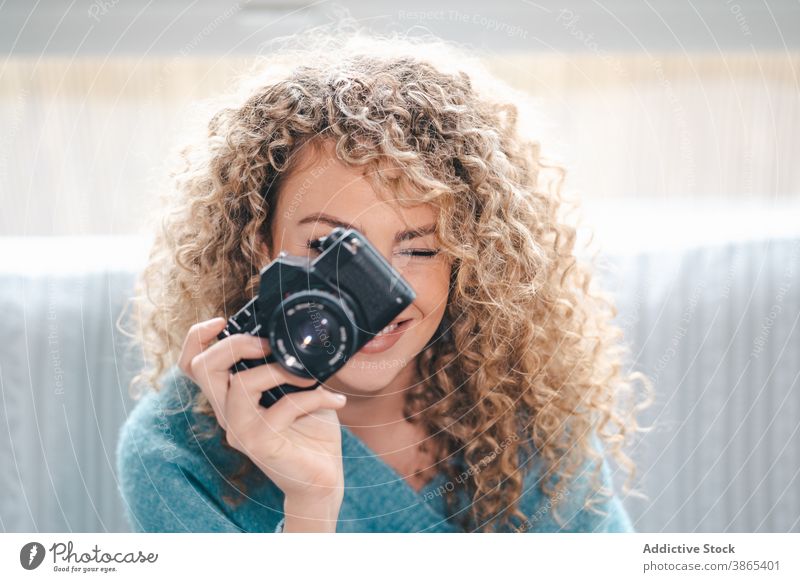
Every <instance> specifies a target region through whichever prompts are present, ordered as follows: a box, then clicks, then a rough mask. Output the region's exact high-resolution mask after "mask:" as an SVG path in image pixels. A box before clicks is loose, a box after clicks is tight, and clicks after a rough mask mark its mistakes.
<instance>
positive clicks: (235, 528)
mask: <svg viewBox="0 0 800 582" xmlns="http://www.w3.org/2000/svg"><path fill="white" fill-rule="evenodd" d="M198 390H199V387H197V386H196V385H195V384H194V383H193V382H191V380H189V379H188V378H187V377H186V376H185V375H183V374H182V373H181V372H180V370H179V369H178V368H177V367H173V368H172V369H171V370H169V372H168V373H167V374H166V375H165V376H164V382H163V388H162V389H161V390H160V391H159V392H154V391H151V392H148V393H147V394H145V395H144V396H143V397H142V398H141V400H140V401H139V402H138V403H137V404H136V406H135V407H134V410H133V411H132V412H131V414H130V416H129V417H128V419H127V421H126V422H125V424H124V426H123V427H122V430H121V432H120V439H119V442H118V445H117V470H118V473H119V488H120V493H121V495H122V498H123V500H124V501H125V506H126V514H127V518H128V521H129V522H130V524H131V527H132V529H133V530H134V531H147V532H241V531H245V532H273V531H276V530H279V529H280V526H281V524H282V519H283V492H282V491H281V490H280V489H279V488H278V487H277V486H276V485H275V484H274V483H272V481H270V480H269V479H268V478H267V477H266V476H265V475H264V474H263V473H261V472H260V471H257V470H256V471H252V472H251V474H250V475H247V476H246V477H245V483H246V485H247V487H246V491H245V493H246V497H245V499H244V501H242V502H241V503H239V504H238V505H230V504H228V503H227V502H226V501H225V499H226V498H228V497H237V495H238V489H237V488H236V487H235V486H234V485H233V484H232V483H230V482H229V480H228V476H229V475H230V474H231V472H232V471H233V470H234V469H235V468H236V466H237V463H238V459H237V458H236V456H235V454H234V452H233V451H231V450H230V449H226V448H223V446H222V441H221V439H222V435H221V431H220V430H217V431H216V434H215V436H214V437H213V438H211V439H208V440H205V439H203V438H201V437H200V436H199V435H198V429H199V430H204V429H205V428H210V427H213V426H215V424H214V423H213V420H211V419H207V417H205V416H204V415H194V414H192V411H191V404H192V401H193V398H194V395H195V394H196V393H197V391H198ZM341 430H342V463H343V467H344V484H345V492H344V499H343V501H342V506H341V509H340V512H339V520H338V523H337V527H336V531H337V532H457V531H463V530H461V529H459V528H458V527H457V526H456V525H455V524H454V523H452V522H451V521H449V520H448V519H446V516H447V512H446V511H445V501H444V495H445V492H446V491H449V490H451V489H452V483H449V482H448V481H447V479H446V478H445V476H444V474H443V473H439V475H438V476H437V477H436V478H434V479H433V480H432V481H431V482H430V483H428V484H427V485H426V486H425V487H424V488H423V489H422V490H420V491H415V490H414V489H413V488H412V487H411V486H410V485H409V484H408V483H407V482H406V481H405V480H404V479H403V478H402V477H401V476H400V475H399V474H398V473H397V471H395V470H394V469H393V468H392V467H390V466H389V465H388V464H387V463H386V462H385V461H383V460H382V459H381V458H380V457H379V456H378V455H376V454H375V453H374V452H373V451H372V450H371V449H369V448H368V446H367V445H366V444H365V443H364V442H363V441H362V440H361V439H360V438H358V437H357V436H356V435H355V434H354V433H353V432H351V431H350V430H349V429H348V428H347V427H345V426H342V429H341ZM588 469H591V467H588V466H587V471H584V472H582V475H583V476H584V477H579V478H577V479H576V480H575V481H573V487H571V488H570V489H568V492H567V494H565V495H563V500H562V502H561V504H560V506H559V509H558V513H559V515H560V516H561V517H562V519H563V520H564V521H565V522H566V523H564V525H563V526H559V524H558V522H556V521H555V519H554V517H553V515H552V513H553V512H552V511H551V508H550V504H549V502H548V498H547V497H546V496H545V495H544V494H542V492H541V490H540V483H539V479H537V474H538V473H539V471H538V470H537V463H536V462H535V460H534V462H531V463H526V464H525V465H524V466H523V467H522V468H521V470H523V471H525V477H524V486H523V493H522V497H521V501H520V509H521V510H522V511H523V513H525V515H527V516H529V517H528V520H527V522H524V523H520V522H517V523H516V524H515V525H516V527H521V528H522V529H523V530H524V531H531V532H554V531H571V532H632V531H634V530H633V526H632V525H631V521H630V519H629V517H628V514H627V513H626V511H625V509H624V508H623V506H622V504H621V502H620V500H619V498H618V497H617V496H616V495H613V496H612V497H611V498H610V499H607V501H605V502H604V503H602V504H600V505H599V506H596V507H599V509H600V511H601V512H602V513H603V514H604V515H600V514H598V513H596V512H595V511H592V510H587V509H584V508H583V499H584V496H585V494H586V492H587V491H588V487H587V484H588V476H589V475H590V471H589V470H588ZM602 474H603V477H604V479H605V485H606V486H607V487H609V488H610V487H611V484H610V483H611V481H610V475H609V469H608V465H607V463H606V462H604V463H603V473H602ZM505 531H508V530H505Z"/></svg>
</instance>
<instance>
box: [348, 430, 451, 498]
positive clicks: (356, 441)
mask: <svg viewBox="0 0 800 582" xmlns="http://www.w3.org/2000/svg"><path fill="white" fill-rule="evenodd" d="M340 426H341V427H342V444H343V445H344V439H348V440H350V441H352V443H353V445H354V447H355V448H357V449H358V450H360V451H361V453H363V455H364V457H365V458H367V459H370V460H372V461H373V462H374V464H375V465H376V466H377V468H379V469H380V472H381V473H384V474H385V475H387V476H388V477H390V478H391V481H390V482H391V483H395V482H396V483H397V486H398V487H403V488H404V489H406V490H407V491H408V493H410V494H411V495H412V496H414V497H419V498H421V499H427V498H428V497H430V495H431V493H432V492H433V491H434V490H435V489H436V487H437V486H438V485H439V481H441V480H442V478H443V476H444V475H443V473H442V472H441V471H439V472H438V473H437V474H436V475H435V476H434V477H433V478H432V479H430V480H429V481H428V482H427V483H425V485H423V486H422V488H421V489H420V490H419V491H417V490H416V489H414V488H413V487H412V486H411V484H410V483H409V482H408V481H406V480H405V478H404V477H403V476H402V475H401V474H400V473H399V472H398V471H397V470H396V469H395V468H394V467H392V466H391V465H390V464H389V463H387V462H386V461H384V460H383V459H382V458H381V456H380V455H379V454H378V453H376V452H375V451H374V450H372V448H371V447H370V446H369V445H368V444H367V443H365V442H364V440H363V439H361V437H359V436H357V435H356V434H355V433H354V432H353V431H352V430H350V429H349V428H348V427H347V426H345V425H343V424H342V425H340Z"/></svg>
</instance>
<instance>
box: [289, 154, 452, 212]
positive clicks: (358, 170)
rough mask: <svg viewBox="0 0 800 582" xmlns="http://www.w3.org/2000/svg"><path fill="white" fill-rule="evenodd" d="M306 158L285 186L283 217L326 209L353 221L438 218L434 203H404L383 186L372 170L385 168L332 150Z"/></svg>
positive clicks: (290, 175) (406, 197) (292, 173)
mask: <svg viewBox="0 0 800 582" xmlns="http://www.w3.org/2000/svg"><path fill="white" fill-rule="evenodd" d="M302 161H303V162H304V163H301V164H298V168H297V169H296V170H295V171H293V172H290V174H289V175H288V176H287V178H286V179H285V181H284V182H283V184H282V186H281V189H280V200H279V206H278V213H279V219H289V220H290V222H291V223H294V224H297V223H299V222H300V221H302V220H303V219H305V218H306V217H307V216H309V215H313V214H315V213H317V214H318V213H324V214H326V215H329V216H336V217H339V218H342V219H346V220H347V221H349V222H351V223H361V222H374V221H377V222H381V221H382V222H387V223H391V222H399V223H402V224H405V225H407V224H411V225H413V226H419V225H423V224H428V223H430V222H435V221H436V217H437V209H436V207H434V206H433V205H432V204H430V203H425V204H422V203H420V204H413V203H411V204H409V203H406V202H402V203H401V202H399V201H398V198H399V196H398V195H397V194H396V193H394V192H391V191H389V190H388V189H386V188H381V187H380V186H379V185H378V180H375V179H373V178H374V176H371V175H370V173H372V172H376V171H384V170H383V169H373V168H370V167H368V166H348V165H345V164H343V163H341V162H340V161H339V160H338V159H337V158H336V157H335V156H331V154H330V153H329V152H320V153H319V154H318V155H317V156H315V159H314V160H313V161H310V160H309V159H304V160H302ZM309 162H310V163H309ZM403 198H404V199H408V196H403ZM287 226H288V225H287ZM387 226H388V224H387Z"/></svg>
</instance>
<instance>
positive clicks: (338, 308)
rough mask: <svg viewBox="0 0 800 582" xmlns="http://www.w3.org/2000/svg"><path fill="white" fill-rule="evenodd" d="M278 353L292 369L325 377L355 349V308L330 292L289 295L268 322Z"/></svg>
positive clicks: (308, 375)
mask: <svg viewBox="0 0 800 582" xmlns="http://www.w3.org/2000/svg"><path fill="white" fill-rule="evenodd" d="M267 330H268V334H269V339H270V344H271V345H272V348H273V350H274V351H275V356H276V358H277V360H278V363H280V364H281V365H282V366H283V367H284V368H286V369H287V370H288V371H289V372H291V373H293V374H295V375H298V376H302V377H306V378H315V379H317V380H320V381H322V380H325V379H326V378H328V377H329V376H331V375H332V374H333V373H334V372H336V370H338V369H339V368H340V367H341V366H342V365H344V363H345V362H346V361H347V360H348V359H349V357H350V356H352V355H353V353H354V352H355V349H354V348H355V346H356V344H357V338H358V329H357V327H356V325H355V318H354V317H353V313H352V310H351V309H350V308H349V307H348V306H347V305H346V304H345V302H344V301H343V300H342V299H341V298H339V297H337V296H335V295H333V294H331V293H328V292H326V291H323V290H319V289H311V290H305V291H301V292H298V293H294V294H292V295H289V296H288V297H287V298H285V299H284V300H283V301H282V302H281V303H280V304H279V305H278V306H277V307H276V308H275V310H274V311H273V313H272V315H271V316H270V318H269V320H268V324H267Z"/></svg>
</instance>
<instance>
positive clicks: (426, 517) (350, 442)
mask: <svg viewBox="0 0 800 582" xmlns="http://www.w3.org/2000/svg"><path fill="white" fill-rule="evenodd" d="M340 426H341V432H342V464H343V468H344V478H345V505H348V506H352V507H353V508H354V509H356V508H360V511H359V510H358V509H356V511H355V513H356V514H359V515H368V514H370V512H372V513H373V518H374V519H377V520H384V519H385V520H396V519H404V517H402V516H408V518H409V519H410V524H413V529H414V531H439V532H452V531H457V530H456V529H454V526H453V525H452V524H451V523H450V522H448V520H447V518H446V511H445V507H444V502H443V496H444V492H445V490H446V488H447V482H446V481H447V477H446V476H445V473H444V472H442V471H439V472H438V473H437V474H436V475H435V476H434V478H433V479H431V480H430V481H428V483H426V484H425V485H424V486H423V487H422V488H421V489H420V490H419V491H416V490H415V489H414V488H413V487H412V486H411V485H410V484H409V483H408V482H407V481H406V480H405V479H404V478H403V477H402V475H400V474H399V473H398V472H397V471H396V470H395V469H394V468H393V467H392V466H391V465H389V464H388V463H387V462H386V461H384V460H383V459H382V458H381V457H380V456H379V455H378V454H376V453H375V451H373V450H372V449H371V448H370V447H369V446H368V445H367V444H366V443H365V442H364V441H363V440H361V439H360V438H359V437H358V436H356V434H355V433H353V432H352V431H351V430H350V429H349V428H348V427H346V426H345V425H343V424H342V425H340ZM451 462H452V461H451ZM390 523H394V522H393V521H390ZM387 531H388V530H387Z"/></svg>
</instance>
